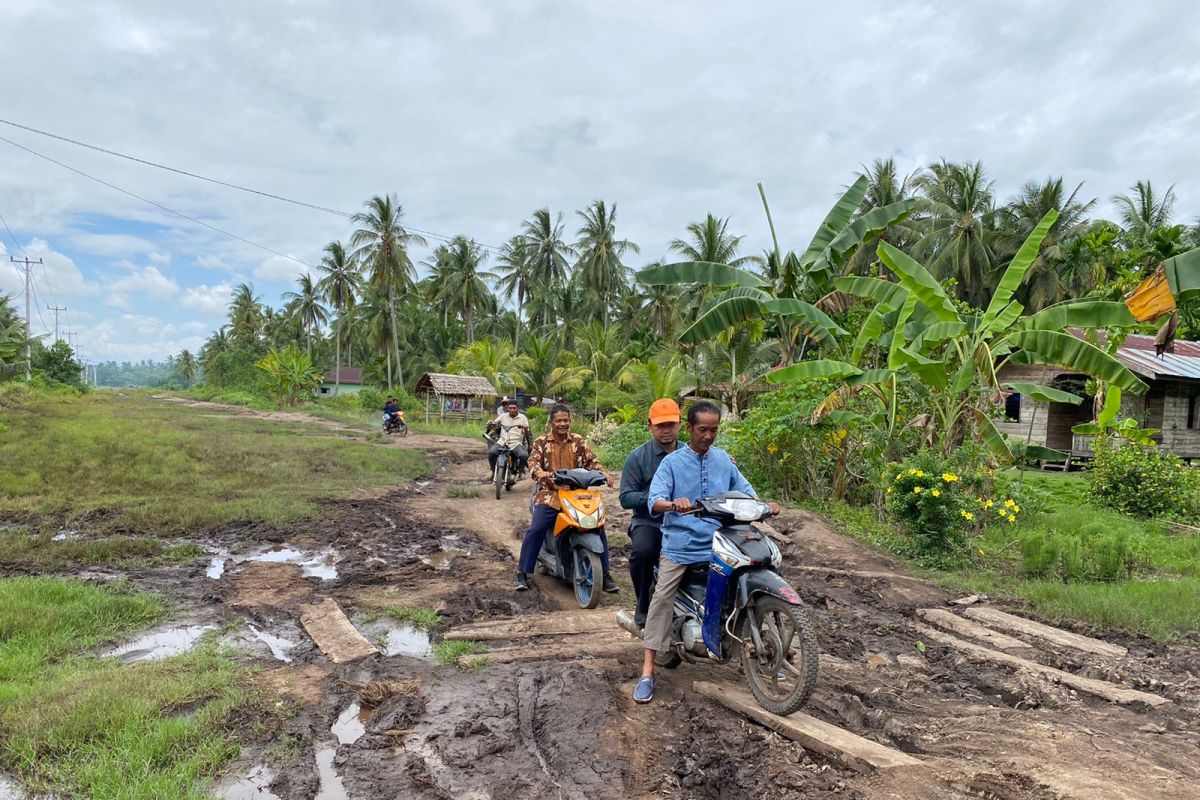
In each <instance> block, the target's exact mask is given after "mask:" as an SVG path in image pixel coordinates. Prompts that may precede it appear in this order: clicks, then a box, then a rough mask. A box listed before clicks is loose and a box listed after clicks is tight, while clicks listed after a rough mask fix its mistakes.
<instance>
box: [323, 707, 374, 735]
mask: <svg viewBox="0 0 1200 800" xmlns="http://www.w3.org/2000/svg"><path fill="white" fill-rule="evenodd" d="M373 713H375V710H374V709H371V708H362V707H361V706H359V704H358V703H351V704H350V705H348V706H346V710H345V711H343V712H342V715H341V716H340V717H338V718H337V722H335V723H333V725H332V726H331V727H330V728H329V732H330V733H332V734H333V735H334V736H336V737H337V740H338V742H339V743H340V744H354V743H355V742H357V741H358V740H359V739H361V738H362V737H363V734H365V733H366V732H367V725H366V723H367V720H369V719H371V715H372V714H373Z"/></svg>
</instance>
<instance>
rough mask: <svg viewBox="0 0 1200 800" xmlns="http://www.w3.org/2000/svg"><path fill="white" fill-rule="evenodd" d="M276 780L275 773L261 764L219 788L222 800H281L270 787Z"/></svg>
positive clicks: (218, 791)
mask: <svg viewBox="0 0 1200 800" xmlns="http://www.w3.org/2000/svg"><path fill="white" fill-rule="evenodd" d="M273 780H275V772H274V770H272V769H271V768H270V767H268V766H267V765H266V764H259V765H257V766H255V767H254V768H253V769H251V770H250V772H248V773H247V774H246V775H245V776H243V777H241V778H230V779H227V780H225V781H223V782H222V783H221V784H219V785H218V786H217V796H218V797H220V798H221V800H279V796H278V795H277V794H275V793H274V792H272V791H271V790H270V789H269V788H268V787H269V786H270V785H271V781H273Z"/></svg>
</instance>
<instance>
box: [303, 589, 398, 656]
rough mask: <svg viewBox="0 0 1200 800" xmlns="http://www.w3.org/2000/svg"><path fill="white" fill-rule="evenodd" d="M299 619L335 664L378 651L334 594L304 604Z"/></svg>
mask: <svg viewBox="0 0 1200 800" xmlns="http://www.w3.org/2000/svg"><path fill="white" fill-rule="evenodd" d="M300 622H301V623H302V624H303V625H304V630H306V631H308V635H309V636H311V637H312V638H313V641H314V642H316V643H317V647H319V648H321V652H322V653H324V654H325V655H326V656H328V657H329V660H330V661H332V662H333V663H335V664H344V663H346V662H347V661H357V660H358V659H360V658H365V657H367V656H369V655H371V654H372V653H378V652H379V650H377V649H376V648H375V645H373V644H371V643H370V642H368V641H367V640H366V637H364V636H363V635H362V634H361V633H359V632H358V629H357V628H355V627H354V625H353V624H351V622H350V620H349V618H348V617H347V616H346V613H345V612H344V611H342V607H341V606H339V605H338V604H337V601H336V600H334V599H333V598H332V597H326V598H325V599H324V600H322V601H321V602H320V603H313V604H311V605H307V606H305V607H304V608H302V609H301V610H300Z"/></svg>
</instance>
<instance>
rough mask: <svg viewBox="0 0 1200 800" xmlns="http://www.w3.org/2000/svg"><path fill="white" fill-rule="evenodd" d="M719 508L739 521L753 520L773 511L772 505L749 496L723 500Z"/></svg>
mask: <svg viewBox="0 0 1200 800" xmlns="http://www.w3.org/2000/svg"><path fill="white" fill-rule="evenodd" d="M717 508H719V509H721V510H722V511H724V512H725V513H726V514H729V515H730V516H732V517H733V518H734V519H736V520H737V521H738V522H753V521H754V520H757V519H762V518H763V517H764V516H766V515H767V514H770V513H771V507H770V506H768V505H767V504H766V503H763V502H762V501H759V500H752V499H750V498H748V497H738V498H732V499H729V500H722V501H721V502H720V504H719V505H718V506H717Z"/></svg>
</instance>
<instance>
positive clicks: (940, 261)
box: [913, 160, 998, 308]
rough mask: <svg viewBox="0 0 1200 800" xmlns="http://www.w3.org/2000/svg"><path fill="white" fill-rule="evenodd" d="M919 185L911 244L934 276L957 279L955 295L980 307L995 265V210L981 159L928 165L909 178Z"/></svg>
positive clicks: (990, 185)
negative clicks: (916, 230)
mask: <svg viewBox="0 0 1200 800" xmlns="http://www.w3.org/2000/svg"><path fill="white" fill-rule="evenodd" d="M913 183H914V184H915V185H916V187H917V188H918V189H919V190H920V194H921V197H920V202H919V204H918V209H919V210H920V212H921V214H922V217H923V219H922V223H921V238H920V239H919V240H918V241H917V242H916V244H915V245H914V246H913V251H914V253H915V254H916V255H918V256H919V257H925V258H927V259H928V260H929V266H930V268H931V271H932V272H933V274H934V277H936V278H939V279H945V278H954V279H956V280H957V281H958V295H959V297H960V298H961V299H963V300H966V301H967V302H968V303H970V304H971V305H973V306H975V307H977V308H982V307H983V306H984V305H985V304H986V303H987V299H988V296H989V294H990V292H991V288H990V287H991V281H990V278H991V274H992V271H993V270H994V269H995V266H996V260H997V259H996V253H995V244H996V238H997V237H996V234H997V226H996V222H997V219H996V218H997V214H998V210H997V208H996V205H995V197H994V194H993V191H992V182H991V181H990V180H988V179H987V176H986V175H985V174H984V171H983V163H982V162H980V161H976V162H975V163H974V164H954V163H951V162H949V161H945V160H943V161H941V162H939V163H937V164H930V165H929V168H928V170H927V171H926V172H923V173H921V174H920V175H918V176H917V177H916V178H914V179H913Z"/></svg>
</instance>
